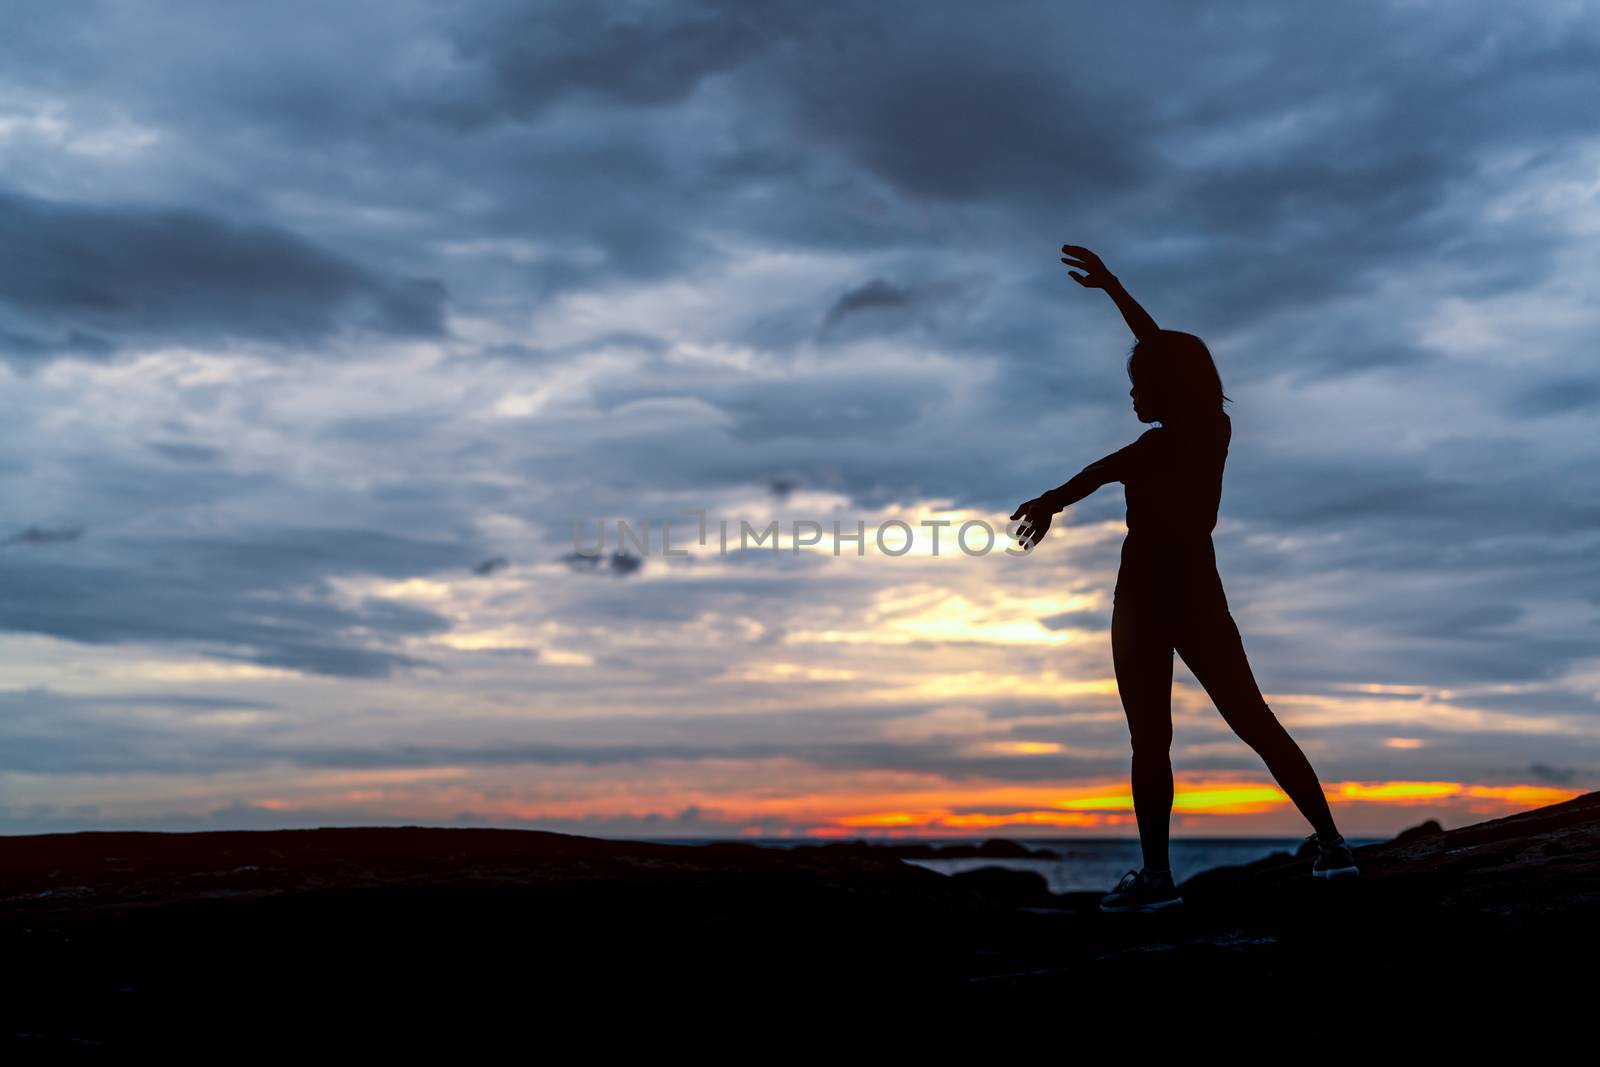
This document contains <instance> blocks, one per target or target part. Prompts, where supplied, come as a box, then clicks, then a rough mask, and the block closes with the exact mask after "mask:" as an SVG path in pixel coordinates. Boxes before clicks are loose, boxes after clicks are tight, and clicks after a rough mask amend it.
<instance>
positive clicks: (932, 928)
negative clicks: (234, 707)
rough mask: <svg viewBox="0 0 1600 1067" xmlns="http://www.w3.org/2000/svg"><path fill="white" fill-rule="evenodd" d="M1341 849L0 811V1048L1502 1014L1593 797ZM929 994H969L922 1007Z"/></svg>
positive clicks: (1584, 874) (1563, 958) (1547, 992)
mask: <svg viewBox="0 0 1600 1067" xmlns="http://www.w3.org/2000/svg"><path fill="white" fill-rule="evenodd" d="M1355 851H1356V853H1357V855H1358V859H1359V862H1360V864H1361V870H1362V877H1360V878H1359V879H1350V880H1348V882H1338V881H1336V882H1323V881H1319V880H1317V879H1313V878H1311V877H1309V876H1308V874H1307V868H1308V867H1309V865H1310V862H1311V860H1310V857H1309V856H1308V855H1305V854H1302V855H1300V856H1298V857H1295V856H1290V855H1289V854H1288V853H1279V854H1276V855H1274V856H1272V857H1269V858H1267V859H1264V860H1261V861H1259V862H1257V863H1254V864H1251V865H1249V866H1246V867H1226V868H1219V869H1215V870H1210V871H1206V872H1203V873H1201V874H1198V875H1196V876H1194V877H1192V878H1190V879H1188V880H1186V881H1184V882H1182V883H1181V885H1180V888H1181V889H1182V892H1183V895H1184V898H1185V901H1186V902H1187V903H1186V906H1185V907H1183V908H1180V909H1174V910H1173V911H1170V912H1160V913H1155V914H1150V915H1137V916H1124V915H1105V914H1103V913H1101V912H1100V911H1099V909H1098V907H1097V902H1098V897H1099V894H1097V893H1067V894H1059V895H1057V894H1052V893H1049V892H1048V891H1047V890H1046V889H1045V886H1044V880H1043V878H1042V876H1040V875H1038V874H1036V873H1033V872H1017V871H1009V870H1003V869H1000V868H984V869H982V870H977V871H971V872H967V873H965V874H962V875H957V876H954V877H949V876H945V875H942V874H938V873H935V872H933V871H931V870H928V869H926V868H922V867H918V866H914V865H912V864H907V863H903V862H902V861H901V859H900V858H899V856H898V855H897V853H896V850H895V849H894V848H891V847H888V846H881V845H870V844H862V843H848V844H845V843H841V844H828V845H820V846H814V847H810V846H808V847H799V848H795V849H793V850H783V849H765V848H760V847H758V846H755V845H750V844H743V843H731V842H730V843H725V844H722V843H719V844H714V845H666V844H654V843H649V842H636V841H613V840H603V839H597V838H588V837H579V836H572V835H567V834H557V833H544V832H537V831H523V830H476V829H442V828H426V827H401V828H354V829H336V828H329V829H318V830H276V831H257V832H218V833H184V834H175V833H82V834H48V835H40V836H25V837H3V838H0V952H3V953H4V960H5V967H4V968H3V969H0V973H3V974H4V976H5V977H4V982H5V988H4V989H3V990H0V1004H3V1007H0V1012H3V1019H0V1035H4V1037H3V1038H0V1048H6V1049H10V1048H12V1047H22V1046H27V1047H38V1048H48V1049H52V1050H54V1049H56V1048H58V1047H60V1048H66V1047H69V1046H71V1047H85V1048H87V1047H90V1043H93V1044H94V1045H95V1046H98V1047H113V1048H124V1047H130V1046H135V1045H138V1046H148V1047H159V1048H166V1049H170V1048H174V1047H177V1046H179V1045H187V1044H190V1043H199V1044H204V1045H206V1046H207V1047H210V1048H214V1049H215V1051H217V1052H218V1053H219V1054H226V1055H235V1054H238V1053H240V1052H243V1051H246V1050H249V1049H256V1048H260V1047H262V1046H263V1045H268V1044H271V1045H276V1044H279V1043H284V1044H288V1045H293V1046H296V1047H299V1046H301V1045H302V1044H303V1045H304V1046H305V1047H308V1048H309V1047H311V1046H310V1044H308V1043H310V1042H313V1041H315V1042H317V1047H326V1042H329V1041H331V1040H340V1041H353V1042H355V1043H357V1044H359V1045H361V1046H362V1047H366V1048H373V1047H378V1046H388V1045H392V1044H395V1043H399V1044H402V1045H406V1046H410V1047H415V1044H416V1043H417V1042H419V1041H423V1040H426V1041H428V1042H430V1043H436V1042H443V1043H446V1044H449V1045H473V1046H480V1047H481V1046H483V1045H495V1046H505V1047H508V1048H522V1049H523V1051H524V1053H526V1052H527V1050H528V1049H529V1048H538V1049H543V1048H547V1047H548V1043H549V1042H550V1041H551V1040H553V1039H554V1036H555V1035H556V1034H557V1032H565V1028H570V1027H571V1026H572V1025H574V1020H576V1019H577V1018H578V1017H579V1016H580V1015H582V1016H584V1017H590V1016H592V1015H594V1014H596V1013H598V1014H600V1015H602V1016H608V1017H610V1018H612V1019H613V1020H615V1023H616V1025H617V1026H618V1027H619V1028H620V1029H619V1031H618V1033H619V1035H620V1034H621V1033H622V1032H623V1031H624V1030H626V1024H627V1021H628V1020H630V1019H636V1018H637V1017H638V1013H639V1012H641V1011H646V1010H649V1009H652V1008H668V1009H671V1010H673V1011H676V1012H679V1013H680V1014H679V1015H678V1017H679V1018H680V1019H684V1020H691V1021H692V1020H700V1022H699V1023H695V1024H693V1025H702V1026H710V1027H713V1028H714V1029H716V1030H718V1031H719V1032H720V1030H722V1029H724V1028H726V1027H727V1026H731V1025H732V1024H733V1023H734V1021H735V1020H736V1019H737V1018H743V1019H746V1020H748V1019H751V1018H758V1019H761V1020H764V1021H765V1023H766V1024H768V1025H769V1026H770V1027H771V1028H772V1030H773V1032H774V1033H775V1034H776V1033H777V1032H779V1031H782V1030H784V1029H787V1028H790V1027H797V1026H798V1027H811V1026H814V1025H838V1023H837V1020H838V1019H840V1018H850V1019H855V1020H858V1021H865V1020H871V1019H881V1020H882V1021H883V1022H884V1023H885V1024H886V1025H889V1024H892V1025H893V1026H895V1027H897V1028H898V1027H902V1026H915V1027H917V1028H935V1029H938V1028H942V1027H944V1026H948V1025H954V1024H955V1023H956V1022H957V1020H965V1021H966V1022H968V1023H970V1022H974V1021H981V1020H983V1019H985V1018H987V1019H989V1020H990V1021H991V1022H998V1023H1004V1024H1006V1025H1012V1024H1019V1023H1020V1021H1021V1019H1022V1017H1020V1016H1016V1015H1013V1014H1012V1012H1013V1010H1014V1009H1015V1008H1017V1006H1018V1005H1022V1004H1026V1005H1029V1006H1030V1008H1031V1010H1044V1009H1049V1010H1053V1011H1057V1012H1060V1013H1064V1014H1062V1015H1061V1016H1060V1018H1062V1019H1067V1018H1069V1017H1070V1018H1074V1019H1077V1020H1078V1022H1079V1024H1080V1025H1088V1024H1090V1023H1095V1022H1098V1021H1104V1018H1105V1015H1104V1013H1105V1012H1108V1011H1115V1010H1117V1009H1119V1008H1123V1007H1128V1006H1130V1005H1134V1004H1136V1003H1138V1002H1140V1001H1141V1000H1143V1001H1146V1002H1147V1001H1148V1000H1149V998H1151V997H1159V998H1165V999H1167V1000H1168V1001H1170V1006H1171V1007H1172V1008H1174V1009H1175V1008H1177V1007H1178V1006H1180V1004H1191V1005H1193V1004H1201V1003H1210V999H1209V998H1215V999H1216V1000H1219V1001H1226V1002H1227V1003H1229V1004H1230V1005H1238V1004H1244V1003H1248V1004H1249V1005H1250V1006H1251V1008H1252V1010H1254V1009H1257V1008H1263V1007H1265V1006H1267V1005H1269V1004H1277V1005H1279V1006H1280V1007H1281V1008H1282V1010H1283V1011H1284V1012H1287V1013H1288V1014H1289V1015H1292V1016H1304V1015H1305V1014H1306V1012H1307V1011H1308V1010H1312V1009H1314V1008H1315V1006H1316V1005H1318V1004H1327V1003H1332V1002H1331V1001H1328V1000H1327V999H1326V997H1327V996H1328V995H1330V993H1334V992H1337V993H1340V994H1341V995H1349V994H1351V993H1353V992H1354V993H1360V994H1362V995H1365V996H1370V997H1372V998H1375V999H1382V998H1391V997H1392V998H1394V1000H1393V1003H1395V1004H1397V1005H1403V1006H1404V1010H1405V1011H1407V1012H1412V1011H1415V1010H1417V1009H1418V1007H1419V1004H1420V1003H1421V1002H1422V1001H1424V1000H1426V999H1427V998H1429V996H1430V995H1439V996H1441V997H1446V998H1449V997H1455V998H1459V997H1461V996H1463V995H1466V993H1464V992H1463V990H1464V989H1466V987H1465V986H1464V985H1463V983H1467V984H1468V985H1470V987H1471V988H1470V990H1466V992H1467V993H1470V994H1471V996H1473V997H1478V998H1482V997H1485V996H1492V999H1493V1001H1494V1003H1495V1005H1496V1010H1497V1011H1500V1012H1503V1011H1504V1010H1505V1006H1506V1003H1507V997H1508V996H1511V995H1513V994H1515V993H1517V992H1518V991H1522V992H1524V993H1526V992H1528V991H1537V992H1538V995H1539V996H1540V997H1548V996H1553V995H1555V994H1557V993H1559V991H1560V982H1561V981H1562V980H1561V979H1560V978H1559V975H1557V974H1556V973H1555V972H1556V971H1557V970H1559V969H1562V968H1566V969H1568V972H1569V977H1571V976H1572V974H1573V973H1581V972H1585V971H1586V970H1587V969H1588V967H1589V966H1590V965H1591V963H1592V961H1593V959H1594V955H1593V954H1594V952H1595V950H1596V949H1597V948H1600V944H1597V942H1600V923H1597V922H1596V921H1595V916H1596V915H1597V914H1600V911H1597V906H1600V793H1590V794H1587V795H1585V796H1582V797H1578V798H1576V799H1574V800H1571V801H1568V802H1566V803H1562V804H1557V805H1552V806H1550V807H1546V808H1540V809H1537V810H1533V811H1528V812H1523V813H1520V814H1517V815H1513V816H1509V817H1506V818H1500V819H1494V820H1490V821H1488V822H1484V823H1479V824H1476V825H1473V826H1467V827H1462V828H1460V829H1455V830H1451V831H1448V832H1440V831H1439V830H1438V827H1437V824H1433V823H1428V824H1424V825H1422V826H1419V827H1417V828H1414V829H1413V830H1408V831H1406V832H1405V833H1403V834H1401V835H1400V836H1398V837H1396V838H1394V839H1393V840H1390V841H1388V842H1385V843H1381V844H1372V845H1365V846H1361V847H1359V848H1357V849H1355ZM1572 968H1576V972H1572V971H1571V969H1572ZM1140 991H1143V992H1140ZM1340 1002H1341V1003H1343V1002H1344V1001H1343V1000H1341V1001H1340ZM934 1003H954V1004H960V1005H963V1006H964V1009H965V1012H970V1011H983V1010H992V1011H994V1012H996V1013H997V1014H995V1015H992V1016H981V1015H980V1016H973V1015H968V1014H966V1013H965V1012H964V1013H963V1014H962V1015H960V1016H951V1015H944V1016H937V1015H935V1016H928V1015H926V1010H927V1008H928V1007H929V1006H930V1005H932V1004H934ZM1458 1004H1459V1001H1458ZM1163 1010H1164V1011H1165V1010H1167V1009H1163ZM907 1011H910V1012H912V1014H911V1015H909V1016H908V1015H907V1014H906V1012H907ZM685 1012H687V1013H688V1014H686V1015H685V1014H682V1013H685ZM729 1012H743V1013H745V1014H743V1015H732V1014H730V1015H726V1016H724V1014H723V1013H729ZM752 1012H754V1013H755V1014H753V1015H752V1014H751V1013H752ZM1080 1012H1088V1013H1089V1014H1088V1015H1083V1016H1080V1015H1079V1014H1078V1013H1080ZM1095 1012H1100V1013H1102V1014H1100V1015H1096V1014H1094V1013H1095ZM1502 1017H1503V1016H1502ZM1264 1018H1265V1017H1263V1019H1264ZM718 1019H721V1020H722V1021H720V1022H719V1021H717V1020H718ZM830 1020H832V1021H830ZM1479 1021H1481V1020H1479ZM1244 1024H1245V1021H1244V1020H1243V1019H1236V1020H1233V1023H1232V1025H1239V1026H1242V1025H1244ZM681 1025H691V1023H689V1022H685V1023H683V1024H681ZM1252 1025H1255V1024H1252ZM1459 1025H1460V1026H1461V1027H1463V1028H1465V1027H1466V1025H1467V1023H1466V1022H1465V1021H1463V1022H1461V1023H1460V1024H1459ZM1473 1025H1477V1022H1474V1024H1473ZM600 1036H603V1035H595V1034H593V1033H592V1032H591V1033H590V1037H589V1038H586V1039H585V1040H590V1039H593V1040H599V1037H600ZM702 1039H704V1040H707V1041H709V1040H710V1036H709V1035H706V1034H702ZM595 1047H597V1048H598V1047H599V1046H595Z"/></svg>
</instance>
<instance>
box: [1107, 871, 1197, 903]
mask: <svg viewBox="0 0 1600 1067" xmlns="http://www.w3.org/2000/svg"><path fill="white" fill-rule="evenodd" d="M1182 903H1183V898H1182V897H1180V896H1179V895H1178V888H1177V886H1175V885H1173V884H1172V872H1171V871H1163V872H1162V873H1160V874H1150V873H1149V872H1148V871H1144V870H1138V871H1129V872H1128V873H1127V874H1125V875H1123V876H1122V881H1120V882H1118V883H1117V887H1116V888H1115V889H1113V890H1112V891H1111V892H1109V893H1107V894H1106V895H1105V896H1103V897H1101V898H1100V910H1101V911H1156V910H1157V909H1160V908H1170V907H1172V906H1173V905H1174V904H1182Z"/></svg>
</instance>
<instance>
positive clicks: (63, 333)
mask: <svg viewBox="0 0 1600 1067" xmlns="http://www.w3.org/2000/svg"><path fill="white" fill-rule="evenodd" d="M0 246H3V247H5V248H6V250H7V253H8V254H7V255H6V257H5V260H4V265H0V311H3V312H4V313H5V314H7V315H8V316H11V317H13V318H14V320H15V323H16V325H15V326H13V327H12V328H10V329H8V333H11V334H13V335H14V336H16V337H17V338H19V339H20V341H21V347H20V348H13V349H12V354H13V355H20V356H30V355H36V354H38V353H40V352H43V351H47V350H50V349H52V348H65V349H67V350H75V351H80V352H82V351H85V349H84V348H83V347H82V342H83V340H84V339H95V340H94V343H93V344H92V345H91V346H90V349H89V351H104V350H106V349H108V348H109V347H110V346H112V345H114V344H115V345H122V344H131V343H139V342H144V343H151V342H160V341H163V340H173V341H178V342H202V343H203V342H218V341H229V340H235V339H244V340H265V341H272V342H306V341H311V340H317V339H321V338H325V337H327V336H329V335H330V334H332V333H334V332H335V330H336V329H338V327H339V326H340V325H342V324H345V323H349V324H351V325H356V326H360V327H364V328H368V329H374V330H377V331H379V332H383V333H394V334H413V335H435V334H438V333H440V332H441V330H442V328H443V327H442V319H441V308H442V303H443V299H444V291H443V287H442V286H440V285H439V283H437V282H434V281H424V280H413V279H398V278H395V279H391V278H385V277H383V276H381V275H379V274H377V273H375V272H373V271H370V270H367V269H365V268H363V267H360V266H357V265H356V264H355V263H353V262H351V261H349V260H347V259H345V258H343V257H341V256H339V255H337V254H334V253H330V252H328V251H326V250H323V249H320V248H318V247H317V246H315V245H314V244H312V243H310V242H309V241H306V240H304V239H303V238H300V237H298V236H296V235H295V234H293V233H290V232H288V231H287V230H284V229H282V228H280V227H276V226H272V225H269V224H262V223H249V224H236V223H232V222H229V221H226V220H224V219H221V218H218V217H216V216H213V215H210V214H207V213H205V212H203V211H198V210H195V209H192V208H147V207H133V206H109V205H97V204H64V203H56V202H50V201H45V200H41V199H38V198H36V197H30V196H25V195H21V194H17V193H7V192H4V191H0Z"/></svg>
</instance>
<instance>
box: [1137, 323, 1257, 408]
mask: <svg viewBox="0 0 1600 1067" xmlns="http://www.w3.org/2000/svg"><path fill="white" fill-rule="evenodd" d="M1128 380H1129V381H1130V382H1132V383H1133V388H1132V389H1130V390H1128V392H1129V394H1130V395H1131V396H1132V397H1133V411H1134V414H1135V415H1137V416H1138V417H1139V421H1140V422H1160V423H1162V424H1163V425H1166V424H1169V423H1172V422H1179V421H1183V420H1185V419H1188V418H1193V417H1195V416H1205V417H1214V416H1216V415H1219V414H1221V413H1222V404H1223V402H1224V401H1227V402H1228V403H1230V404H1231V403H1233V401H1232V399H1231V398H1229V397H1228V395H1227V394H1226V393H1224V392H1223V391H1222V378H1221V376H1220V375H1218V374H1217V365H1216V364H1215V363H1214V362H1212V359H1211V352H1210V350H1209V349H1207V348H1206V343H1205V342H1204V341H1202V340H1200V338H1198V337H1196V336H1195V335H1194V334H1192V333H1183V332H1181V331H1178V330H1159V331H1157V333H1156V335H1155V336H1154V337H1149V338H1146V339H1145V340H1142V341H1139V342H1137V343H1136V344H1135V345H1134V346H1133V350H1132V351H1130V352H1129V353H1128Z"/></svg>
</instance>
